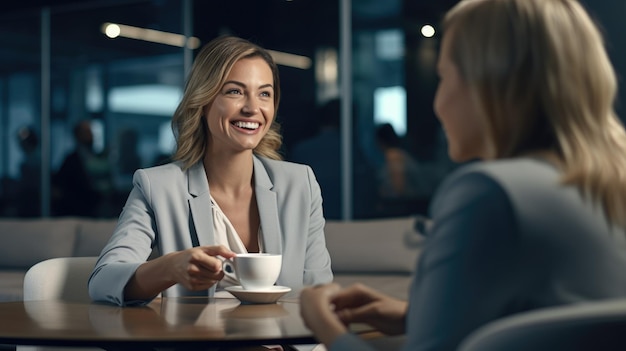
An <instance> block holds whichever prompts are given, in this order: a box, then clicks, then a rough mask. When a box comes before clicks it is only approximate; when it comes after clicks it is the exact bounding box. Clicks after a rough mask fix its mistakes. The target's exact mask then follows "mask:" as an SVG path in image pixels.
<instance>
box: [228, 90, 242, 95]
mask: <svg viewBox="0 0 626 351" xmlns="http://www.w3.org/2000/svg"><path fill="white" fill-rule="evenodd" d="M226 94H241V91H240V90H239V89H228V90H226Z"/></svg>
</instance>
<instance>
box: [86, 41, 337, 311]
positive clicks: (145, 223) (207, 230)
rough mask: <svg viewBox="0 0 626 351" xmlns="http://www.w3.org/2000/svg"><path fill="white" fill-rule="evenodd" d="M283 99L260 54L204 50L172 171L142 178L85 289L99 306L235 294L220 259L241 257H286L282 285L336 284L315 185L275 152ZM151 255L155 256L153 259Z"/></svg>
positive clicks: (182, 111)
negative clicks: (248, 254)
mask: <svg viewBox="0 0 626 351" xmlns="http://www.w3.org/2000/svg"><path fill="white" fill-rule="evenodd" d="M279 101H280V81H279V77H278V69H277V67H276V64H275V63H274V61H273V60H272V57H271V55H270V54H269V53H268V52H267V51H266V50H264V49H263V48H261V47H259V46H258V45H255V44H253V43H251V42H249V41H247V40H244V39H241V38H237V37H232V36H225V37H219V38H217V39H214V40H213V41H211V42H210V43H208V44H207V45H206V46H205V47H204V48H203V49H202V50H201V51H200V52H199V54H198V55H197V57H196V60H195V62H194V64H193V67H192V69H191V72H190V75H189V80H188V82H187V84H186V87H185V91H184V94H183V97H182V100H181V102H180V104H179V105H178V107H177V109H176V112H175V113H174V117H173V119H172V127H173V130H174V134H175V136H176V152H175V154H174V157H173V159H174V162H172V163H169V164H166V165H163V166H157V167H152V168H146V169H140V170H138V171H136V172H135V175H134V179H133V190H132V191H131V193H130V195H129V197H128V200H127V202H126V206H125V207H124V210H123V212H122V214H121V216H120V218H119V223H118V226H117V228H116V230H115V233H114V234H113V236H112V237H111V240H110V242H109V243H108V245H107V246H106V247H105V248H104V250H103V251H102V254H101V256H100V259H99V261H98V263H97V264H96V267H95V269H94V273H93V275H92V277H91V279H90V282H89V289H90V294H91V297H92V298H93V299H94V300H97V301H108V302H112V303H115V304H118V305H129V304H145V303H147V302H149V301H150V300H152V299H153V298H154V297H155V296H157V295H158V294H159V293H161V292H163V294H164V295H165V296H189V295H205V296H206V295H214V294H216V293H217V294H220V295H230V294H229V293H228V292H227V291H226V290H225V288H227V287H232V286H239V285H238V284H239V282H237V281H235V280H234V279H232V278H229V277H226V278H225V276H224V272H223V271H222V261H221V260H222V259H223V258H231V257H234V256H235V255H236V254H237V253H246V252H268V253H274V254H281V255H282V260H283V261H282V268H281V272H280V275H279V277H278V279H277V281H276V284H278V285H280V286H286V287H289V288H292V289H299V288H301V287H303V286H304V285H311V284H319V283H325V282H330V281H332V279H333V276H332V272H331V269H330V268H331V267H330V257H329V254H328V251H327V250H326V245H325V239H324V218H323V215H322V198H321V194H320V188H319V185H318V183H317V181H316V179H315V175H314V174H313V171H312V170H311V168H310V167H308V166H306V165H302V164H295V163H290V162H286V161H282V160H281V156H280V154H279V153H278V149H279V148H280V146H281V135H280V133H279V125H278V124H277V123H276V121H275V117H276V113H277V109H278V105H279ZM153 249H158V252H159V253H160V256H158V257H156V258H154V259H150V260H148V258H149V257H150V255H151V253H152V252H153Z"/></svg>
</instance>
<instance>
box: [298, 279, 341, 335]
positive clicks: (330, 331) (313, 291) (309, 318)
mask: <svg viewBox="0 0 626 351" xmlns="http://www.w3.org/2000/svg"><path fill="white" fill-rule="evenodd" d="M339 290H340V287H339V285H337V284H327V285H316V286H314V287H307V288H304V289H302V291H301V292H300V315H301V316H302V319H304V323H305V324H306V326H307V327H308V328H309V329H311V331H313V334H314V335H315V337H316V338H317V340H318V341H319V342H321V343H323V344H324V345H326V346H327V347H329V346H330V344H332V342H333V341H334V340H335V339H336V338H337V337H339V336H340V335H341V334H344V333H347V331H348V330H347V328H346V326H345V325H344V324H343V323H342V322H341V321H340V320H339V318H338V317H337V315H336V314H335V313H334V311H333V304H332V300H333V296H334V295H335V294H336V293H337V292H338V291H339Z"/></svg>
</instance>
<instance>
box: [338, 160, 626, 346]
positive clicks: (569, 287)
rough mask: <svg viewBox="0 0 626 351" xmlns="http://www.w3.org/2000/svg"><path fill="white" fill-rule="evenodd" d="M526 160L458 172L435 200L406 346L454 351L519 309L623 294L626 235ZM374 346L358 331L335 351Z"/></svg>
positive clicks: (545, 167)
mask: <svg viewBox="0 0 626 351" xmlns="http://www.w3.org/2000/svg"><path fill="white" fill-rule="evenodd" d="M560 177H561V173H560V172H559V171H558V170H557V169H556V168H555V167H553V166H552V165H550V164H548V163H546V162H544V161H540V160H536V159H530V158H518V159H508V160H495V161H489V162H476V163H473V164H468V165H466V166H464V167H461V168H459V169H458V170H457V171H456V172H454V173H453V174H451V175H450V176H449V177H448V178H447V179H446V180H445V181H444V182H443V183H442V185H441V188H440V189H439V190H438V191H437V193H436V195H435V198H434V199H433V201H432V202H431V208H430V210H431V217H432V219H433V226H432V227H431V228H430V229H429V231H428V232H427V236H426V242H425V246H424V248H423V250H422V253H421V255H420V257H419V262H418V264H417V266H416V267H417V268H416V272H415V278H414V281H413V283H412V285H411V290H410V293H409V308H408V311H407V315H406V342H405V344H404V346H403V347H402V350H403V351H409V350H411V351H426V350H437V351H442V350H456V349H457V346H458V344H459V343H460V342H461V341H462V340H463V339H464V338H465V337H466V336H467V335H469V334H470V333H471V332H472V331H474V330H476V329H477V328H479V327H480V326H482V325H484V324H486V323H488V322H490V321H493V320H496V319H498V318H502V317H505V316H509V315H512V314H515V313H518V312H524V311H529V310H534V309H540V308H543V307H550V306H558V305H564V304H573V303H580V302H584V301H597V300H602V299H607V298H616V297H624V296H626V274H624V272H626V245H625V244H626V243H625V238H626V233H625V232H624V229H623V228H620V227H616V226H612V225H611V224H610V223H609V222H608V221H607V219H606V217H605V216H604V213H603V212H602V208H601V207H600V206H599V205H598V204H596V203H594V202H593V201H592V200H591V199H590V198H588V197H584V196H582V195H581V193H580V192H579V191H578V190H577V189H576V188H574V187H573V186H569V185H563V184H561V182H560ZM329 350H331V351H340V350H372V351H373V350H374V349H373V348H372V347H370V346H368V345H367V344H366V343H365V342H364V341H363V340H362V339H360V338H358V337H356V336H355V335H354V334H344V335H342V336H340V337H339V338H338V339H337V340H336V341H335V342H334V343H333V345H331V347H330V348H329Z"/></svg>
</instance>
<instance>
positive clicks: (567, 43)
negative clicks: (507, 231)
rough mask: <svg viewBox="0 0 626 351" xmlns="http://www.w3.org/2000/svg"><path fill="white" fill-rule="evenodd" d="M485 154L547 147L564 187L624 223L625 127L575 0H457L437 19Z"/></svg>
mask: <svg viewBox="0 0 626 351" xmlns="http://www.w3.org/2000/svg"><path fill="white" fill-rule="evenodd" d="M444 27H445V30H446V32H448V33H449V39H450V44H451V46H450V47H451V48H452V49H451V58H452V60H453V62H454V63H455V64H456V66H457V67H458V69H459V71H460V74H461V76H462V77H463V79H464V80H465V82H466V83H467V84H468V85H469V86H470V89H471V91H472V93H473V95H474V96H473V98H474V100H475V103H476V106H478V107H479V109H480V113H481V115H482V116H483V118H484V122H485V125H486V128H487V135H488V140H487V143H488V153H489V155H488V158H506V157H515V156H520V155H523V154H525V153H530V152H534V151H545V150H551V151H554V152H555V153H556V154H557V155H558V157H559V159H560V160H559V163H560V166H561V167H562V172H563V176H562V181H563V183H564V184H572V185H574V186H576V187H577V188H578V189H579V190H580V191H581V192H582V193H583V194H584V195H585V196H591V198H592V199H593V200H595V201H598V202H599V203H601V204H602V205H603V208H604V211H605V214H606V216H607V218H608V219H609V220H610V221H611V222H612V223H614V224H617V225H619V226H621V227H626V212H625V210H626V132H625V131H624V128H623V125H622V123H621V121H620V120H619V118H618V117H617V115H616V113H615V110H614V103H615V97H616V91H617V79H616V76H615V72H614V70H613V67H612V65H611V62H610V60H609V57H608V55H607V52H606V49H605V47H604V41H603V38H602V35H601V33H600V31H599V29H598V27H597V26H596V25H595V23H594V22H593V20H592V19H591V18H590V16H589V15H588V14H587V12H586V11H585V9H584V8H583V7H582V6H581V4H580V3H579V2H578V1H575V0H464V1H461V2H460V3H459V4H457V5H456V6H455V7H454V8H453V9H451V10H450V11H449V12H448V13H447V14H446V16H445V18H444Z"/></svg>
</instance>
